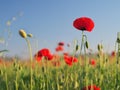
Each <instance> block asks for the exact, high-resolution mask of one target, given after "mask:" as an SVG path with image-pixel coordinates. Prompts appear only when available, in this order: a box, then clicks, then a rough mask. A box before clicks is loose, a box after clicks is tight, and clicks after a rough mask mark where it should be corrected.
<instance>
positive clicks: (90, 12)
mask: <svg viewBox="0 0 120 90" xmlns="http://www.w3.org/2000/svg"><path fill="white" fill-rule="evenodd" d="M82 16H87V17H90V18H92V20H93V21H94V23H95V27H94V29H93V31H92V32H90V33H89V32H85V34H86V35H87V37H88V41H89V43H90V48H92V49H93V50H96V47H97V44H98V43H100V42H101V41H102V43H103V45H104V48H105V49H106V51H111V50H113V49H114V44H115V40H116V37H117V36H116V35H117V32H120V0H114V1H113V0H1V1H0V37H4V38H5V40H6V42H7V45H6V46H5V44H1V46H0V48H1V50H2V49H8V50H9V52H8V53H7V54H8V55H13V56H14V55H19V56H24V55H26V54H27V53H28V52H27V46H26V42H25V40H24V39H23V38H21V37H20V36H19V34H18V31H19V30H20V29H21V28H22V29H24V30H26V32H27V33H32V34H33V35H34V38H33V39H31V43H32V47H33V53H35V50H37V49H41V48H43V47H47V48H50V49H51V50H52V51H54V48H55V47H56V45H57V42H59V41H64V42H65V43H72V42H73V40H75V39H77V40H79V42H80V41H81V31H78V30H76V29H75V28H74V27H73V21H74V20H75V19H76V18H78V17H82ZM8 20H10V21H11V25H10V27H9V29H10V31H11V37H10V38H9V37H8V33H7V29H8V27H7V26H6V22H7V21H8ZM36 40H37V41H38V45H37V46H36Z"/></svg>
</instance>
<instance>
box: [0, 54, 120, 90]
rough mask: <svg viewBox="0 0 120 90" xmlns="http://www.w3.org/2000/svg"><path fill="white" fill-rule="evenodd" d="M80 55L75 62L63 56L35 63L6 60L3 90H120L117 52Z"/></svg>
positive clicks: (1, 65)
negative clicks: (70, 62)
mask: <svg viewBox="0 0 120 90" xmlns="http://www.w3.org/2000/svg"><path fill="white" fill-rule="evenodd" d="M77 58H78V62H75V63H72V64H68V63H66V62H65V60H64V59H65V58H64V57H63V56H60V57H59V58H55V59H53V60H47V59H45V58H43V59H42V60H41V61H36V60H33V61H32V62H30V61H29V60H27V61H23V60H22V61H21V60H19V59H17V58H12V59H11V60H3V59H2V60H1V61H0V90H30V89H31V88H32V89H31V90H120V77H119V75H120V69H119V68H120V65H119V63H116V61H117V56H116V55H112V56H111V55H108V54H103V55H101V54H100V55H96V54H94V55H90V56H89V55H86V56H80V57H77ZM90 61H91V62H90ZM31 71H32V73H31ZM31 75H32V78H31ZM31 79H32V84H31ZM87 87H88V88H93V89H87Z"/></svg>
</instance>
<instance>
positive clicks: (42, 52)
mask: <svg viewBox="0 0 120 90" xmlns="http://www.w3.org/2000/svg"><path fill="white" fill-rule="evenodd" d="M49 54H50V50H49V49H47V48H43V49H41V50H40V51H38V56H48V55H49Z"/></svg>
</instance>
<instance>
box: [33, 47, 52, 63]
mask: <svg viewBox="0 0 120 90" xmlns="http://www.w3.org/2000/svg"><path fill="white" fill-rule="evenodd" d="M42 57H45V59H47V60H52V58H53V55H52V54H51V53H50V50H49V49H47V48H43V49H41V50H40V51H38V53H37V54H36V55H35V59H36V60H37V61H40V60H41V59H42Z"/></svg>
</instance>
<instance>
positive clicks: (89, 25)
mask: <svg viewBox="0 0 120 90" xmlns="http://www.w3.org/2000/svg"><path fill="white" fill-rule="evenodd" d="M73 26H74V27H75V28H76V29H78V30H82V31H89V32H91V31H92V29H93V28H94V22H93V21H92V19H91V18H88V17H81V18H77V19H76V20H75V21H74V22H73Z"/></svg>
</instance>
